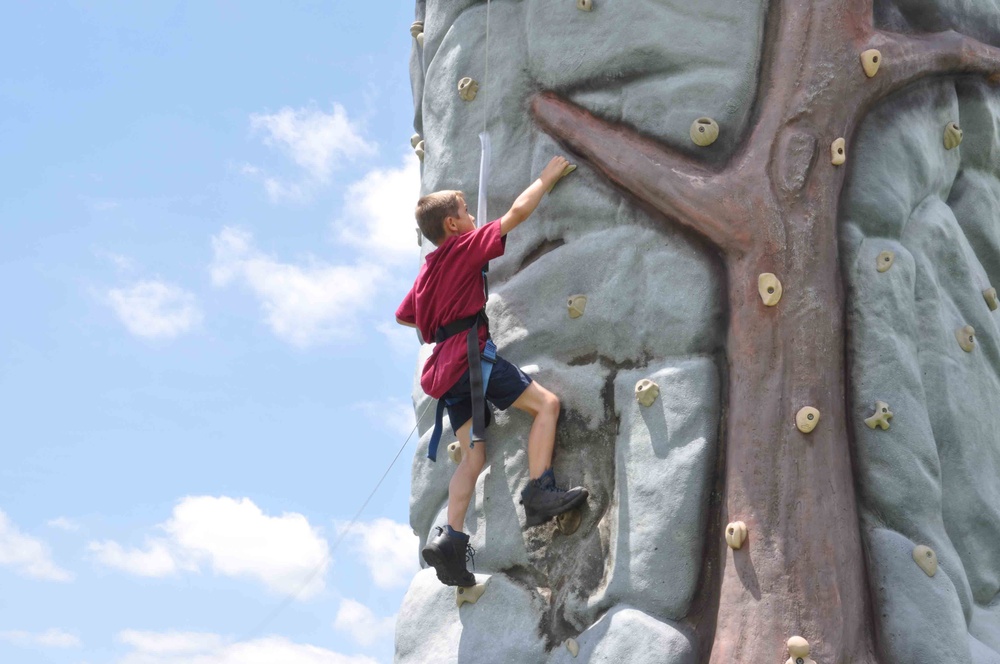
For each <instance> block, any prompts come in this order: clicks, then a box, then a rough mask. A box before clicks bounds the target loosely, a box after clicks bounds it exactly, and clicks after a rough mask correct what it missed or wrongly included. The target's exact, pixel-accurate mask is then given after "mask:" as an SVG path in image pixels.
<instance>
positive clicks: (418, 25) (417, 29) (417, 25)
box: [410, 21, 424, 39]
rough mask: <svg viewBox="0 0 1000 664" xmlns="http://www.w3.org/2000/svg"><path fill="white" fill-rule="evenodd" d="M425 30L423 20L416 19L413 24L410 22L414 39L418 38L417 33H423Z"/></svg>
mask: <svg viewBox="0 0 1000 664" xmlns="http://www.w3.org/2000/svg"><path fill="white" fill-rule="evenodd" d="M423 32H424V22H423V21H414V22H413V23H412V24H410V36H411V37H413V38H414V39H416V38H417V35H419V34H423Z"/></svg>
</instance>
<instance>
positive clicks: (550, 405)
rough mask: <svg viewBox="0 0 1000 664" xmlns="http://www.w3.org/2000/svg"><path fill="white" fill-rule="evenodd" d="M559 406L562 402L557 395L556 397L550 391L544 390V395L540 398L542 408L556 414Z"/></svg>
mask: <svg viewBox="0 0 1000 664" xmlns="http://www.w3.org/2000/svg"><path fill="white" fill-rule="evenodd" d="M543 389H544V388H543ZM561 407H562V404H561V403H560V402H559V397H557V396H556V395H555V394H553V393H552V392H549V391H548V390H544V397H543V399H542V408H545V409H546V410H547V411H549V412H550V413H552V414H555V415H558V414H559V409H560V408H561Z"/></svg>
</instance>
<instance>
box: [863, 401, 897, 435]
mask: <svg viewBox="0 0 1000 664" xmlns="http://www.w3.org/2000/svg"><path fill="white" fill-rule="evenodd" d="M891 419H892V411H891V410H889V404H887V403H886V402H884V401H876V402H875V413H874V414H873V415H872V416H871V417H867V418H865V424H867V425H868V428H869V429H874V428H875V427H878V428H880V429H882V431H885V430H886V429H888V428H889V420H891Z"/></svg>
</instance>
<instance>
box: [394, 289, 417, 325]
mask: <svg viewBox="0 0 1000 664" xmlns="http://www.w3.org/2000/svg"><path fill="white" fill-rule="evenodd" d="M396 318H398V319H399V320H401V321H403V322H404V323H412V324H414V325H416V323H417V310H416V307H415V306H414V296H413V289H412V288H411V289H410V292H409V293H407V294H406V297H404V298H403V302H402V304H400V305H399V308H398V309H396Z"/></svg>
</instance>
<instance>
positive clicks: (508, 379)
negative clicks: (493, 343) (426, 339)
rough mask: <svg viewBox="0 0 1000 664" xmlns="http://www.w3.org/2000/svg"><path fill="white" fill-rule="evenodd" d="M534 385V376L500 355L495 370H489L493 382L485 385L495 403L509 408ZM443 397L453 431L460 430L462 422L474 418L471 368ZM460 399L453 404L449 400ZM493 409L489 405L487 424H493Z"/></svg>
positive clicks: (490, 400) (494, 366)
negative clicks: (491, 414)
mask: <svg viewBox="0 0 1000 664" xmlns="http://www.w3.org/2000/svg"><path fill="white" fill-rule="evenodd" d="M529 385H531V377H530V376H526V375H525V373H524V372H523V371H521V370H520V369H518V368H517V366H516V365H513V364H511V363H510V362H508V361H507V360H505V359H503V358H502V357H500V356H499V355H497V361H496V364H494V365H493V373H491V374H490V382H489V384H488V385H487V386H486V400H487V401H488V402H490V403H491V404H493V407H494V408H498V409H500V410H507V409H508V408H510V406H511V404H513V403H514V402H515V401H517V398H518V397H519V396H521V395H522V394H524V391H525V390H526V389H528V386H529ZM442 399H445V400H446V402H445V406H446V407H447V409H448V421H449V422H451V428H452V431H456V432H457V431H458V430H459V429H460V428H462V425H463V424H465V423H466V422H468V421H469V420H471V419H472V392H471V391H470V390H469V370H468V369H466V370H465V373H464V374H462V377H461V378H459V379H458V381H456V382H455V384H454V385H452V386H451V389H449V390H448V391H447V392H445V394H444V396H443V397H442ZM451 399H458V401H457V402H455V404H454V405H452V404H448V403H447V401H448V400H451ZM491 419H492V418H491V417H490V409H489V408H486V426H489V425H490V420H491Z"/></svg>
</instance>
